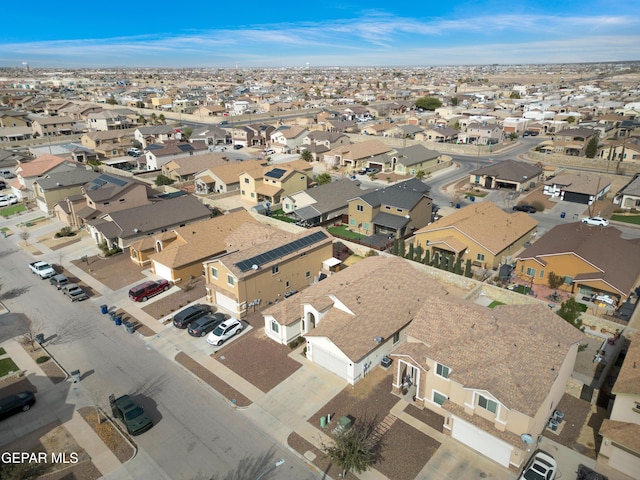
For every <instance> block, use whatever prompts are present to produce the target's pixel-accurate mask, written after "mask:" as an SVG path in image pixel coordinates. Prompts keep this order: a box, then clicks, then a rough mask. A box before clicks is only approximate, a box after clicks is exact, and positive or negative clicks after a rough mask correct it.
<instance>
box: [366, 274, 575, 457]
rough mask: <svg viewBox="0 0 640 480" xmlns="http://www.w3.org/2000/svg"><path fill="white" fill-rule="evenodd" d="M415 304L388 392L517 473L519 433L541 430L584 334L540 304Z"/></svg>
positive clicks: (521, 450)
mask: <svg viewBox="0 0 640 480" xmlns="http://www.w3.org/2000/svg"><path fill="white" fill-rule="evenodd" d="M411 282H412V280H411V281H404V282H398V283H399V284H403V285H407V284H409V283H411ZM423 290H424V289H423ZM420 307H421V308H419V309H418V310H417V311H414V310H413V309H412V310H411V312H412V316H413V318H412V321H411V324H410V325H409V326H408V327H407V329H406V339H407V341H406V343H404V344H402V345H399V346H398V347H397V348H396V349H395V350H394V351H393V352H392V353H391V358H392V359H393V360H394V363H393V367H392V368H393V383H392V391H393V392H394V393H396V394H398V395H403V394H404V393H405V392H406V393H407V396H408V398H409V399H413V398H415V401H413V403H414V404H419V405H420V407H422V408H424V409H426V410H430V411H431V412H434V413H436V414H438V415H440V417H441V421H442V427H443V431H444V432H445V433H446V434H448V435H450V436H451V437H452V438H453V439H455V440H457V441H459V442H461V443H463V444H465V445H466V446H467V447H470V448H471V449H473V450H475V451H476V452H478V453H480V454H482V455H484V456H486V457H488V458H490V459H491V460H493V461H494V462H496V463H498V464H500V465H502V466H503V467H508V468H509V467H510V468H512V469H515V470H520V469H521V468H522V467H523V466H524V464H525V462H526V461H527V457H528V456H529V455H530V453H529V452H530V451H531V449H530V447H529V444H528V443H526V442H524V441H523V439H524V438H525V437H524V435H527V437H526V438H533V439H535V438H536V437H537V436H538V435H540V434H542V433H543V431H544V430H545V428H546V427H547V425H548V422H549V419H550V418H551V417H552V416H553V413H554V411H555V409H556V408H557V406H558V403H559V402H560V399H561V398H562V396H563V394H564V392H565V388H566V385H567V382H568V380H569V378H570V376H571V373H572V371H573V368H574V365H575V361H576V356H577V352H578V345H579V343H580V341H581V340H583V339H584V335H583V334H582V332H580V330H578V329H577V328H575V327H573V326H572V325H570V324H569V323H567V322H566V321H564V320H563V319H562V318H560V317H559V316H558V315H557V314H556V313H554V312H553V311H552V310H550V309H549V308H547V306H546V305H544V304H542V303H540V304H535V305H502V306H498V307H495V308H493V309H489V308H487V307H484V306H481V305H478V304H475V303H470V302H467V301H463V300H456V299H452V298H451V297H444V296H438V297H428V298H427V299H426V301H423V302H422V304H421V305H420ZM369 308H370V306H369ZM392 311H393V310H390V312H392ZM394 313H395V312H394ZM392 316H393V315H392ZM387 318H388V316H387ZM534 441H535V440H534Z"/></svg>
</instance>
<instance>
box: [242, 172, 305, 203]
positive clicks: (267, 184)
mask: <svg viewBox="0 0 640 480" xmlns="http://www.w3.org/2000/svg"><path fill="white" fill-rule="evenodd" d="M243 163H244V162H243ZM312 174H313V167H312V166H311V165H310V164H309V163H307V162H305V161H304V160H299V161H294V162H288V163H279V164H277V165H271V166H266V167H263V168H262V169H261V170H257V169H252V170H247V171H245V172H243V173H241V174H240V197H241V199H242V200H247V201H249V202H251V203H254V204H258V203H262V202H268V203H269V204H271V206H273V207H274V208H275V206H276V205H279V204H280V202H281V200H282V198H283V197H284V196H285V195H288V194H291V193H295V192H299V191H300V190H305V189H306V188H307V186H308V185H309V183H310V182H311V179H310V177H309V175H312Z"/></svg>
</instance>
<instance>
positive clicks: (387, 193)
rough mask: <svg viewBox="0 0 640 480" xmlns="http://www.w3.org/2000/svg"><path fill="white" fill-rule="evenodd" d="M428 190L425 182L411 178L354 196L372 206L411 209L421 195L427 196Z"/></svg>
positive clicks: (420, 198)
mask: <svg viewBox="0 0 640 480" xmlns="http://www.w3.org/2000/svg"><path fill="white" fill-rule="evenodd" d="M428 192H429V186H428V185H427V184H426V183H424V182H421V181H420V180H418V179H417V178H412V179H410V180H405V181H404V182H400V183H396V184H395V185H391V186H389V187H385V188H383V189H381V190H373V191H369V192H367V193H364V194H361V195H358V197H355V198H360V199H361V200H362V201H363V202H366V203H367V204H369V205H371V206H372V207H379V206H380V205H389V206H392V207H397V208H403V209H407V210H411V209H412V208H413V207H415V206H416V205H417V204H418V202H420V200H422V198H423V197H426V196H427V193H428Z"/></svg>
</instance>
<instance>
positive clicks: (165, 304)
mask: <svg viewBox="0 0 640 480" xmlns="http://www.w3.org/2000/svg"><path fill="white" fill-rule="evenodd" d="M178 286H179V287H180V290H178V291H177V292H175V293H172V294H171V295H168V296H166V297H164V298H161V299H159V300H155V301H154V302H153V303H150V304H149V305H146V306H145V307H143V308H142V310H144V311H145V312H146V313H148V314H149V315H151V316H152V317H153V318H155V319H156V320H158V319H160V318H162V317H164V316H166V315H170V314H172V313H173V312H177V311H178V310H180V309H181V308H182V307H184V306H186V305H188V304H190V303H191V302H195V301H196V300H198V299H200V298H203V297H204V296H205V295H206V294H207V291H206V290H205V288H204V277H197V278H195V279H193V280H190V281H189V282H187V283H184V284H180V285H178Z"/></svg>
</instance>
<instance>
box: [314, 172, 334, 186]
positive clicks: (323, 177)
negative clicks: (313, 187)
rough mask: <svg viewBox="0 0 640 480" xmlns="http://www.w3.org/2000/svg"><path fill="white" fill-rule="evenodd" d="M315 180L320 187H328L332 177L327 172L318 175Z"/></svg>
mask: <svg viewBox="0 0 640 480" xmlns="http://www.w3.org/2000/svg"><path fill="white" fill-rule="evenodd" d="M314 180H315V181H316V182H317V183H318V185H326V184H327V183H331V180H333V179H332V178H331V175H330V174H328V173H327V172H325V173H321V174H320V175H316V177H315V178H314Z"/></svg>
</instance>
